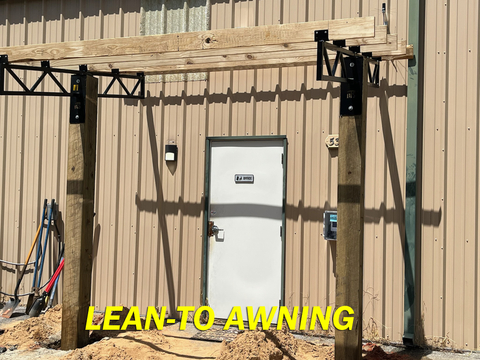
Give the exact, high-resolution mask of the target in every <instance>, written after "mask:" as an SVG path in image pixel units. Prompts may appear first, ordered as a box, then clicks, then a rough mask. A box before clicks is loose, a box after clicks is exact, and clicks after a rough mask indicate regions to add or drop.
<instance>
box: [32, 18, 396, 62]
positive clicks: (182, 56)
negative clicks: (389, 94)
mask: <svg viewBox="0 0 480 360" xmlns="http://www.w3.org/2000/svg"><path fill="white" fill-rule="evenodd" d="M386 29H387V27H386V26H384V25H380V26H377V27H376V28H375V37H373V38H362V39H353V40H349V41H347V46H354V45H363V44H370V45H379V47H377V48H374V49H381V48H382V47H381V44H386V43H387V32H386ZM395 46H396V38H395ZM316 49H317V43H316V42H314V41H312V40H309V41H308V42H300V43H291V42H286V43H283V44H274V45H255V46H242V47H234V48H224V49H201V50H187V51H175V52H164V53H153V54H138V55H117V56H98V57H86V58H72V59H70V58H69V59H61V60H51V61H50V66H51V67H57V68H64V69H76V68H77V67H78V65H84V64H85V65H94V66H92V69H93V68H95V69H102V70H107V71H110V70H111V69H114V68H120V69H122V70H124V69H125V68H129V67H130V66H131V65H132V64H134V66H137V65H138V64H139V63H142V65H144V66H152V65H155V66H159V65H165V64H167V65H173V64H174V63H177V61H179V60H180V61H182V60H185V61H191V60H192V59H193V60H194V62H196V63H201V62H205V63H208V62H211V61H208V59H207V58H213V57H215V56H216V57H217V60H215V61H218V59H220V61H227V60H233V61H238V57H236V58H235V57H234V56H232V55H244V56H245V58H249V57H250V56H252V55H253V56H255V54H257V53H260V54H266V53H279V52H281V56H280V57H281V58H284V57H286V56H287V54H288V56H290V55H291V54H293V52H295V51H299V50H302V51H305V50H306V51H308V55H309V56H310V55H314V51H316ZM395 49H396V47H395ZM385 50H386V49H385ZM388 50H390V48H388ZM366 51H368V48H367V50H366ZM304 55H305V54H304ZM292 56H297V55H292ZM201 58H205V61H201ZM269 58H272V57H269ZM165 60H168V62H164V61H165ZM172 60H174V61H175V62H172ZM147 62H148V65H147ZM28 64H29V65H32V66H40V61H31V62H28ZM101 64H105V65H104V66H102V65H101Z"/></svg>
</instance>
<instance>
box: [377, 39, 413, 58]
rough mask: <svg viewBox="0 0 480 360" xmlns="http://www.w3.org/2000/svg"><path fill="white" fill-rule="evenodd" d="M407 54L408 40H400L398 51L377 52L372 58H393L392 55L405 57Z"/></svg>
mask: <svg viewBox="0 0 480 360" xmlns="http://www.w3.org/2000/svg"><path fill="white" fill-rule="evenodd" d="M406 53H407V40H398V44H397V50H390V51H388V50H387V51H376V52H373V53H372V56H378V57H381V56H391V55H405V54H406Z"/></svg>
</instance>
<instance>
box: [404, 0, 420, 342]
mask: <svg viewBox="0 0 480 360" xmlns="http://www.w3.org/2000/svg"><path fill="white" fill-rule="evenodd" d="M421 1H422V0H410V1H409V13H408V19H409V25H408V42H409V44H412V45H413V51H414V58H413V59H412V60H408V89H407V142H406V189H405V198H406V199H405V249H404V260H405V291H404V333H403V339H404V342H406V343H413V342H414V338H415V295H416V294H415V274H416V269H415V246H416V241H417V239H416V207H417V200H418V201H419V200H420V199H417V141H418V139H417V130H418V124H419V122H418V110H419V106H418V100H419V91H418V82H419V76H418V73H419V56H418V54H419V45H420V41H419V40H420V38H419V33H420V14H421V8H420V2H421Z"/></svg>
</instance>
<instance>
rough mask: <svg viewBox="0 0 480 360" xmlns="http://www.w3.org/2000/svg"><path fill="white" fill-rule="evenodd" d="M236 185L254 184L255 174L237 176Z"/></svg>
mask: <svg viewBox="0 0 480 360" xmlns="http://www.w3.org/2000/svg"><path fill="white" fill-rule="evenodd" d="M235 183H236V184H253V174H235Z"/></svg>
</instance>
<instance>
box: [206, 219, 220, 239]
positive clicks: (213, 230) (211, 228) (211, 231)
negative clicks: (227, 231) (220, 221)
mask: <svg viewBox="0 0 480 360" xmlns="http://www.w3.org/2000/svg"><path fill="white" fill-rule="evenodd" d="M219 231H223V229H220V228H219V227H218V226H217V225H215V224H214V223H213V221H209V222H208V236H215V235H218V232H219Z"/></svg>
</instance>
